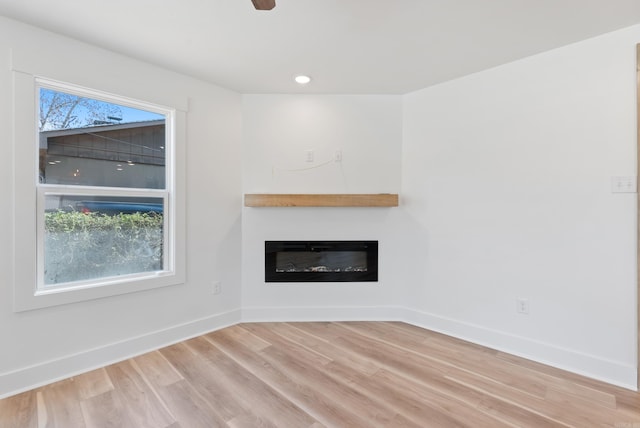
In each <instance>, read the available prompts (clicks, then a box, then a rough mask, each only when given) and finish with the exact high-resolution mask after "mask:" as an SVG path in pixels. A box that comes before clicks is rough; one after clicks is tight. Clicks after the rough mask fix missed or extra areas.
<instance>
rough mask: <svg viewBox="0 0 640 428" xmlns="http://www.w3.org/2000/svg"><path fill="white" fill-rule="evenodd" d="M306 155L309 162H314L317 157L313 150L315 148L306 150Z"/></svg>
mask: <svg viewBox="0 0 640 428" xmlns="http://www.w3.org/2000/svg"><path fill="white" fill-rule="evenodd" d="M305 154H306V156H305V160H306V161H307V162H313V161H314V159H315V153H314V152H313V150H307V151H306V152H305Z"/></svg>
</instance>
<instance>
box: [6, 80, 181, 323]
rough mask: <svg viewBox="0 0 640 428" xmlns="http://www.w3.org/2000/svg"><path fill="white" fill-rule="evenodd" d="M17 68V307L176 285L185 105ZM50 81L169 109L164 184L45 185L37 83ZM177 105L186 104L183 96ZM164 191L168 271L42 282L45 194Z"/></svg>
mask: <svg viewBox="0 0 640 428" xmlns="http://www.w3.org/2000/svg"><path fill="white" fill-rule="evenodd" d="M13 71H14V73H13V75H14V94H13V95H14V98H13V99H14V117H13V122H14V177H15V186H14V198H13V199H14V205H13V206H14V234H15V235H14V267H15V274H14V302H13V303H14V311H16V312H19V311H25V310H32V309H38V308H44V307H49V306H56V305H61V304H68V303H75V302H81V301H86V300H92V299H97V298H103V297H108V296H115V295H120V294H125V293H133V292H140V291H143V290H150V289H155V288H159V287H165V286H170V285H177V284H181V283H184V281H185V272H184V268H185V256H184V249H185V243H184V233H185V224H184V192H183V190H184V140H185V124H186V112H185V111H184V110H179V109H177V108H171V107H166V106H164V105H161V104H155V103H151V102H146V101H139V100H137V99H133V98H129V97H125V96H121V95H114V94H112V93H110V92H107V91H101V90H99V89H89V88H87V87H83V86H80V85H74V84H70V83H65V82H60V81H57V80H54V79H49V78H42V77H38V76H35V75H33V74H30V73H24V72H21V71H18V70H15V69H14V70H13ZM40 88H48V89H53V90H56V91H60V92H66V93H71V94H75V95H80V96H85V97H88V98H93V99H98V100H102V101H107V102H111V103H114V104H119V105H124V106H128V107H133V108H138V109H142V110H147V111H152V112H156V113H159V114H162V115H164V116H165V118H166V121H165V127H166V128H165V129H166V136H167V137H166V143H165V152H166V154H165V156H166V161H165V174H166V179H165V189H136V188H114V187H94V186H74V185H55V184H43V183H39V180H38V166H39V165H38V163H39V153H38V152H39V144H38V141H39V135H38V134H39V130H38V126H37V123H38V122H37V118H38V108H39V89H40ZM177 104H182V105H186V102H184V103H180V102H178V103H177ZM53 194H65V195H69V194H78V195H95V196H128V197H131V196H150V197H160V198H163V200H164V202H165V204H164V215H163V221H164V228H163V239H164V242H163V245H164V246H163V259H164V260H163V270H161V271H156V272H143V273H136V274H130V275H121V276H116V277H105V278H99V279H92V280H86V281H77V282H73V283H63V284H59V285H47V286H46V287H45V286H44V283H43V282H44V279H43V277H44V275H43V272H44V263H43V260H44V259H43V256H44V249H43V243H44V200H45V197H46V196H47V195H53Z"/></svg>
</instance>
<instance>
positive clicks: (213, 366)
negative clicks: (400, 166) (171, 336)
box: [0, 322, 640, 428]
mask: <svg viewBox="0 0 640 428" xmlns="http://www.w3.org/2000/svg"><path fill="white" fill-rule="evenodd" d="M0 427H1V428H5V427H7V428H36V427H37V428H41V427H42V428H94V427H101V428H103V427H118V428H129V427H135V428H139V427H140V428H144V427H153V428H205V427H206V428H212V427H213V428H215V427H220V428H229V427H231V428H248V427H250V428H255V427H264V428H274V427H277V428H281V427H284V428H289V427H295V428H305V427H309V428H324V427H337V428H342V427H349V428H352V427H353V428H360V427H362V428H370V427H393V428H399V427H412V428H416V427H427V428H429V427H437V428H440V427H445V428H449V427H470V428H484V427H487V428H499V427H518V428H521V427H531V428H540V427H565V428H566V427H574V428H591V427H609V428H636V427H640V394H639V393H637V392H634V391H629V390H625V389H622V388H619V387H616V386H613V385H608V384H605V383H603V382H600V381H597V380H594V379H589V378H585V377H583V376H580V375H577V374H573V373H567V372H565V371H562V370H560V369H556V368H552V367H548V366H545V365H543V364H540V363H536V362H533V361H529V360H525V359H522V358H519V357H515V356H513V355H509V354H505V353H503V352H499V351H496V350H492V349H489V348H485V347H482V346H480V345H477V344H472V343H468V342H465V341H463V340H460V339H455V338H451V337H447V336H445V335H443V334H441V333H437V332H433V331H428V330H424V329H422V328H419V327H416V326H412V325H409V324H404V323H400V322H304V323H303V322H293V323H246V324H239V325H235V326H233V327H229V328H225V329H222V330H219V331H215V332H211V333H209V334H206V335H203V336H201V337H198V338H194V339H190V340H187V341H184V342H181V343H179V344H176V345H172V346H168V347H166V348H162V349H160V350H157V351H154V352H150V353H148V354H144V355H141V356H138V357H135V358H133V359H130V360H126V361H123V362H121V363H118V364H114V365H110V366H107V367H105V368H102V369H99V370H95V371H92V372H88V373H85V374H82V375H79V376H75V377H73V378H69V379H66V380H63V381H60V382H56V383H53V384H51V385H47V386H44V387H41V388H37V389H35V390H33V391H29V392H26V393H22V394H18V395H15V396H13V397H9V398H6V399H4V400H0Z"/></svg>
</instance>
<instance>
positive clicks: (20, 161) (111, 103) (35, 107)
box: [12, 62, 187, 311]
mask: <svg viewBox="0 0 640 428" xmlns="http://www.w3.org/2000/svg"><path fill="white" fill-rule="evenodd" d="M17 63H18V62H16V63H14V66H15V64H17ZM21 69H22V70H24V68H21ZM21 69H16V68H14V69H13V76H14V93H13V100H14V116H13V118H14V144H13V149H14V160H13V164H14V165H15V169H14V174H15V182H14V194H13V196H12V200H13V204H12V205H13V210H14V231H15V236H14V258H15V261H16V263H15V264H14V269H15V275H14V278H15V281H14V310H16V311H24V310H30V309H37V308H43V307H48V306H55V305H61V304H67V303H73V302H80V301H85V300H90V299H96V298H101V297H107V296H113V295H118V294H124V293H131V292H138V291H142V290H148V289H152V288H157V287H164V286H168V285H176V284H181V283H183V282H184V280H185V278H184V277H185V274H184V266H185V257H184V248H185V242H184V231H185V224H184V192H183V191H181V190H184V160H185V159H184V142H185V123H186V106H187V103H186V98H182V97H180V96H175V94H174V93H172V92H171V91H163V88H161V87H160V88H159V87H157V85H155V84H149V85H146V86H145V85H142V86H143V87H142V88H140V85H138V87H132V86H131V85H129V84H127V83H126V82H125V84H122V85H120V84H118V82H114V81H108V82H107V83H108V86H109V87H110V88H114V87H122V88H124V89H125V90H128V91H130V92H132V93H136V94H138V96H141V97H146V96H148V97H149V98H150V99H152V100H154V102H147V101H140V100H138V99H132V98H128V97H125V96H119V95H113V94H111V93H107V92H102V91H99V90H94V89H88V88H86V87H81V86H76V85H72V84H67V83H62V82H59V81H54V80H49V79H44V78H39V77H36V76H35V75H34V74H32V73H30V72H25V71H20V70H21ZM157 102H159V103H158V104H156V103H157ZM161 103H163V104H161ZM164 103H166V104H164ZM168 105H170V106H176V107H166V106H168Z"/></svg>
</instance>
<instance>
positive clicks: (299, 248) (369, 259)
mask: <svg viewBox="0 0 640 428" xmlns="http://www.w3.org/2000/svg"><path fill="white" fill-rule="evenodd" d="M370 281H378V241H265V282H370Z"/></svg>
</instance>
